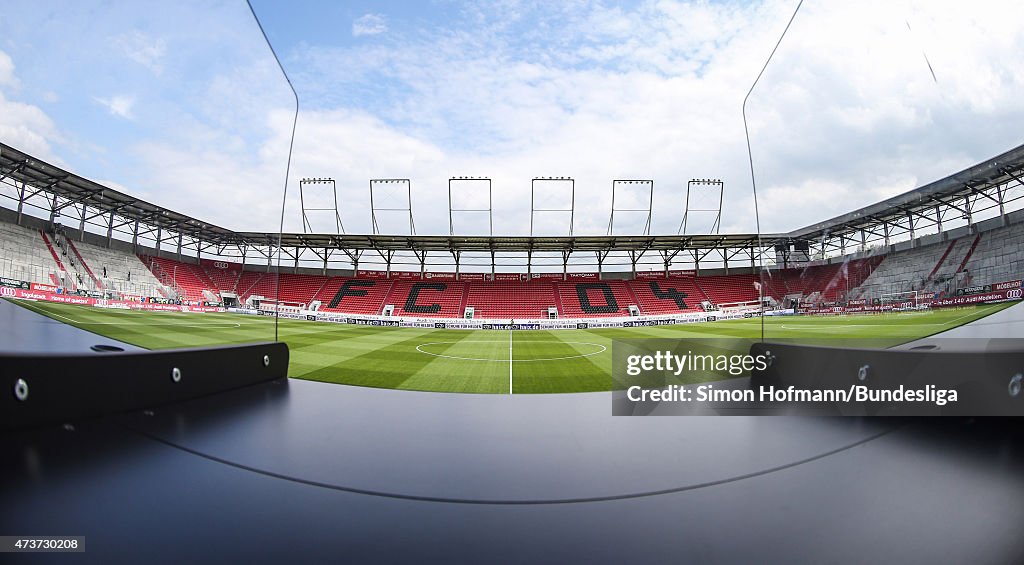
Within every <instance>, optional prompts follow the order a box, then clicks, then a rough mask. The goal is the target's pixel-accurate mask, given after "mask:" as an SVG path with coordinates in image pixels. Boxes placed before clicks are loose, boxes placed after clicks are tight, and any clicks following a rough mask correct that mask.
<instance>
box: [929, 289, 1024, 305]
mask: <svg viewBox="0 0 1024 565" xmlns="http://www.w3.org/2000/svg"><path fill="white" fill-rule="evenodd" d="M1021 294H1022V291H1021V289H1019V288H1011V289H1009V290H1000V291H993V292H987V293H985V294H967V295H963V296H952V297H949V298H940V299H938V300H933V301H932V306H933V307H937V308H942V307H946V306H963V305H965V304H985V303H988V302H1003V301H1005V300H1020V299H1021Z"/></svg>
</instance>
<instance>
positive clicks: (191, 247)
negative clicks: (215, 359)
mask: <svg viewBox="0 0 1024 565" xmlns="http://www.w3.org/2000/svg"><path fill="white" fill-rule="evenodd" d="M4 17H5V18H6V20H7V24H8V25H6V26H5V28H7V30H6V31H5V32H4V41H3V42H2V45H0V89H2V95H0V106H2V107H3V109H0V113H2V114H4V118H3V125H0V131H2V132H3V135H2V137H3V143H4V144H5V145H4V146H3V148H2V150H0V158H2V159H4V162H5V164H10V163H15V165H16V164H17V163H18V162H22V161H23V162H24V163H25V166H24V167H21V168H18V167H16V166H15V167H11V168H7V167H5V170H4V173H11V174H9V175H8V174H0V177H2V178H3V179H4V180H3V184H2V185H0V186H2V188H0V193H2V194H3V196H4V197H5V198H4V199H3V203H2V206H3V208H5V209H6V210H3V212H5V215H4V217H3V224H2V227H3V229H4V230H5V233H4V237H3V240H4V255H3V258H2V260H0V276H2V277H5V278H7V279H15V280H17V281H23V282H25V283H27V284H28V286H29V287H30V289H29V290H30V291H31V296H29V298H34V299H36V300H35V301H25V300H22V301H18V303H19V304H20V305H22V306H24V307H25V308H28V309H32V310H36V311H38V312H41V313H43V314H45V315H48V316H52V317H54V318H55V319H58V320H60V321H63V322H65V323H68V324H71V325H74V326H78V327H81V328H83V329H86V330H89V331H90V332H94V333H97V334H100V335H103V336H107V337H109V338H111V339H113V340H119V341H122V342H125V343H128V344H131V345H135V346H141V347H143V348H150V349H162V348H180V347H193V346H196V347H198V346H212V345H221V344H232V343H246V342H261V341H270V340H273V339H274V333H275V323H274V320H273V318H272V317H260V316H257V315H255V314H256V313H258V312H263V313H271V312H273V310H274V309H277V308H284V307H285V306H284V305H285V304H287V302H285V301H284V299H286V298H287V297H284V296H282V297H280V298H281V299H282V300H281V301H277V300H276V299H277V298H279V297H278V296H277V293H278V275H277V272H276V270H275V269H274V268H272V267H273V265H274V264H275V263H276V256H275V254H274V251H273V250H274V246H275V244H276V237H242V236H240V235H239V232H264V233H267V232H269V233H270V234H276V233H277V232H278V229H279V228H278V226H279V215H280V194H281V186H282V185H283V182H284V175H285V170H284V163H285V162H286V156H287V151H288V138H287V136H286V135H282V131H283V130H281V127H282V126H281V125H280V123H279V122H280V119H279V117H278V116H279V115H284V116H285V117H284V118H281V119H284V120H285V122H288V123H289V124H290V122H289V120H288V119H287V116H288V114H287V110H288V108H289V98H288V96H289V93H288V90H287V84H286V83H285V81H284V80H283V79H282V77H281V76H280V75H279V73H277V72H276V68H275V67H274V60H273V57H272V54H271V53H270V52H269V51H268V50H267V48H266V45H265V43H264V41H263V38H262V37H261V36H260V34H259V30H258V28H257V27H256V25H255V23H254V21H253V18H252V15H251V13H250V12H249V9H248V8H247V7H246V5H245V4H244V3H242V4H238V3H234V4H231V3H229V4H223V5H216V6H213V5H206V6H203V7H202V9H197V8H196V7H195V6H186V5H179V4H178V3H156V4H152V3H150V4H145V5H143V4H135V3H119V4H118V3H115V4H110V5H106V4H105V5H103V6H102V7H100V6H98V5H92V4H88V3H79V2H76V3H71V4H66V3H55V4H52V5H51V6H49V7H45V6H43V7H41V6H40V5H39V4H38V3H35V2H19V1H16V2H13V3H8V4H7V5H6V6H5V8H4ZM15 22H17V24H16V25H15ZM282 112H283V113H284V114H282ZM284 127H287V126H284ZM23 182H24V183H25V184H24V185H23V184H22V183H23ZM23 194H24V195H26V198H25V201H24V203H23V205H22V206H20V207H19V203H18V200H19V199H20V197H21V195H23ZM19 223H20V226H19V225H18V224H19ZM267 299H269V300H267ZM69 302H72V303H69Z"/></svg>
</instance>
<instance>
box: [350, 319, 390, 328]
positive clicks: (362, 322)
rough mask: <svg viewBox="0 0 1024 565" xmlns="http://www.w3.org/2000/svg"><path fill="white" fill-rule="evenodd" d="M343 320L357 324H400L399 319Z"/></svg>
mask: <svg viewBox="0 0 1024 565" xmlns="http://www.w3.org/2000/svg"><path fill="white" fill-rule="evenodd" d="M345 322H346V323H348V324H354V325H357V326H388V327H394V328H397V327H398V326H399V325H400V324H401V321H400V320H370V319H366V318H346V319H345Z"/></svg>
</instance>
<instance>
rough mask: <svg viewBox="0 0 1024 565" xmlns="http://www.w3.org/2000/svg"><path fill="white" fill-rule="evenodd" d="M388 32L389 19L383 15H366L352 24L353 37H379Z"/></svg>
mask: <svg viewBox="0 0 1024 565" xmlns="http://www.w3.org/2000/svg"><path fill="white" fill-rule="evenodd" d="M387 30H388V22H387V19H386V18H384V16H383V15H381V14H364V15H362V16H360V17H358V18H356V20H355V21H353V22H352V36H353V37H361V36H364V35H378V34H381V33H384V32H386V31H387Z"/></svg>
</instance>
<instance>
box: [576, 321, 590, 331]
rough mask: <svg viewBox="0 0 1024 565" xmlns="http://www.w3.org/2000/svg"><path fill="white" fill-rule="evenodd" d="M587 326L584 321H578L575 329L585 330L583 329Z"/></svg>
mask: <svg viewBox="0 0 1024 565" xmlns="http://www.w3.org/2000/svg"><path fill="white" fill-rule="evenodd" d="M589 327H590V325H589V324H587V323H586V322H580V323H578V324H576V329H577V330H585V329H588V328H589Z"/></svg>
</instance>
